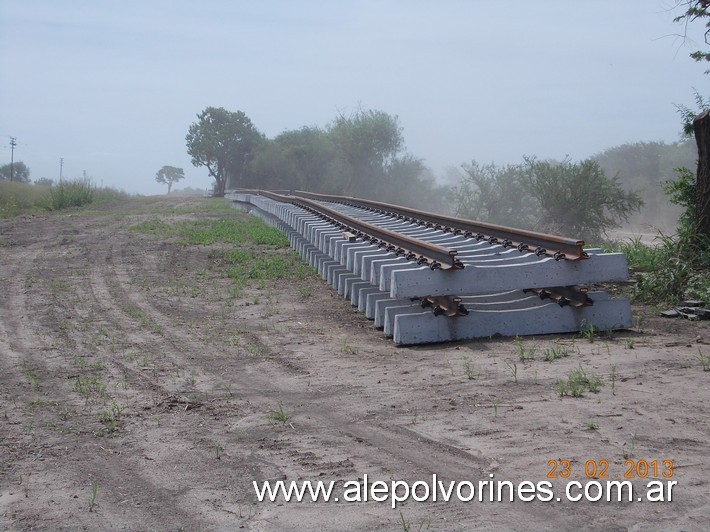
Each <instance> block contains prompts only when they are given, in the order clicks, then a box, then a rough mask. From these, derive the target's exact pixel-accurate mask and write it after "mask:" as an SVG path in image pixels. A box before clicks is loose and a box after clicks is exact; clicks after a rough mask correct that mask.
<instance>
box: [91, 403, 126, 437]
mask: <svg viewBox="0 0 710 532" xmlns="http://www.w3.org/2000/svg"><path fill="white" fill-rule="evenodd" d="M122 415H123V407H120V406H118V404H117V403H116V401H112V402H111V408H110V409H109V410H104V411H103V412H102V413H101V417H100V418H99V420H100V421H101V423H103V424H104V428H103V429H101V431H99V432H98V433H97V435H98V436H105V435H111V434H115V433H116V432H117V431H118V423H119V422H120V421H121V416H122Z"/></svg>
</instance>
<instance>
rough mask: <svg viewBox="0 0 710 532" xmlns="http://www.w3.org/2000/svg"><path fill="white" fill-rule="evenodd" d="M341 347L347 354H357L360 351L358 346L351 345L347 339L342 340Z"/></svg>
mask: <svg viewBox="0 0 710 532" xmlns="http://www.w3.org/2000/svg"><path fill="white" fill-rule="evenodd" d="M340 349H341V351H342V352H343V353H345V354H346V355H357V354H358V351H359V349H358V348H357V347H354V346H352V345H350V344H349V343H348V341H347V340H341V342H340Z"/></svg>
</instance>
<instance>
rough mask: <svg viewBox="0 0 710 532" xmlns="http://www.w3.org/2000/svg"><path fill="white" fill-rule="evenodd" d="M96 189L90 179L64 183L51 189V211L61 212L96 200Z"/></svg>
mask: <svg viewBox="0 0 710 532" xmlns="http://www.w3.org/2000/svg"><path fill="white" fill-rule="evenodd" d="M95 190H96V187H95V186H94V185H92V184H91V181H89V180H88V179H77V180H75V181H62V182H61V183H59V184H58V185H57V186H56V187H52V188H50V189H49V209H50V210H59V209H66V208H67V207H81V206H82V205H85V204H87V203H91V202H92V201H93V200H94V194H95Z"/></svg>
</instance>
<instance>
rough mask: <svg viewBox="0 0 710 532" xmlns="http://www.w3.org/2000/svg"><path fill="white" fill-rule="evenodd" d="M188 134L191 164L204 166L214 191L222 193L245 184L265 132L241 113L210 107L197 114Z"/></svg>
mask: <svg viewBox="0 0 710 532" xmlns="http://www.w3.org/2000/svg"><path fill="white" fill-rule="evenodd" d="M197 118H198V121H197V122H196V123H193V124H192V125H191V126H190V128H189V130H188V133H187V136H186V137H185V140H186V142H187V152H188V154H189V155H190V156H191V157H192V164H193V165H195V166H198V167H199V166H205V167H206V168H207V171H208V172H209V175H211V176H212V177H213V178H214V180H215V187H214V192H215V195H217V196H223V195H224V190H225V188H226V187H227V186H229V187H230V188H236V187H240V186H243V182H244V180H245V177H246V170H247V167H248V163H249V161H250V160H251V159H252V157H253V156H254V154H255V153H256V151H257V149H258V147H259V145H260V144H261V143H262V142H263V140H264V137H263V135H262V134H261V133H260V132H259V131H258V130H257V129H256V127H255V126H254V124H252V122H251V120H250V119H249V118H248V117H247V116H246V115H245V114H244V113H243V112H242V111H236V112H231V111H227V110H226V109H224V108H222V107H220V108H216V107H207V108H206V109H205V110H204V111H202V112H201V113H200V114H198V115H197Z"/></svg>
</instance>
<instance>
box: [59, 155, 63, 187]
mask: <svg viewBox="0 0 710 532" xmlns="http://www.w3.org/2000/svg"><path fill="white" fill-rule="evenodd" d="M63 168H64V157H60V158H59V182H60V183H61V182H62V169H63Z"/></svg>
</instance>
